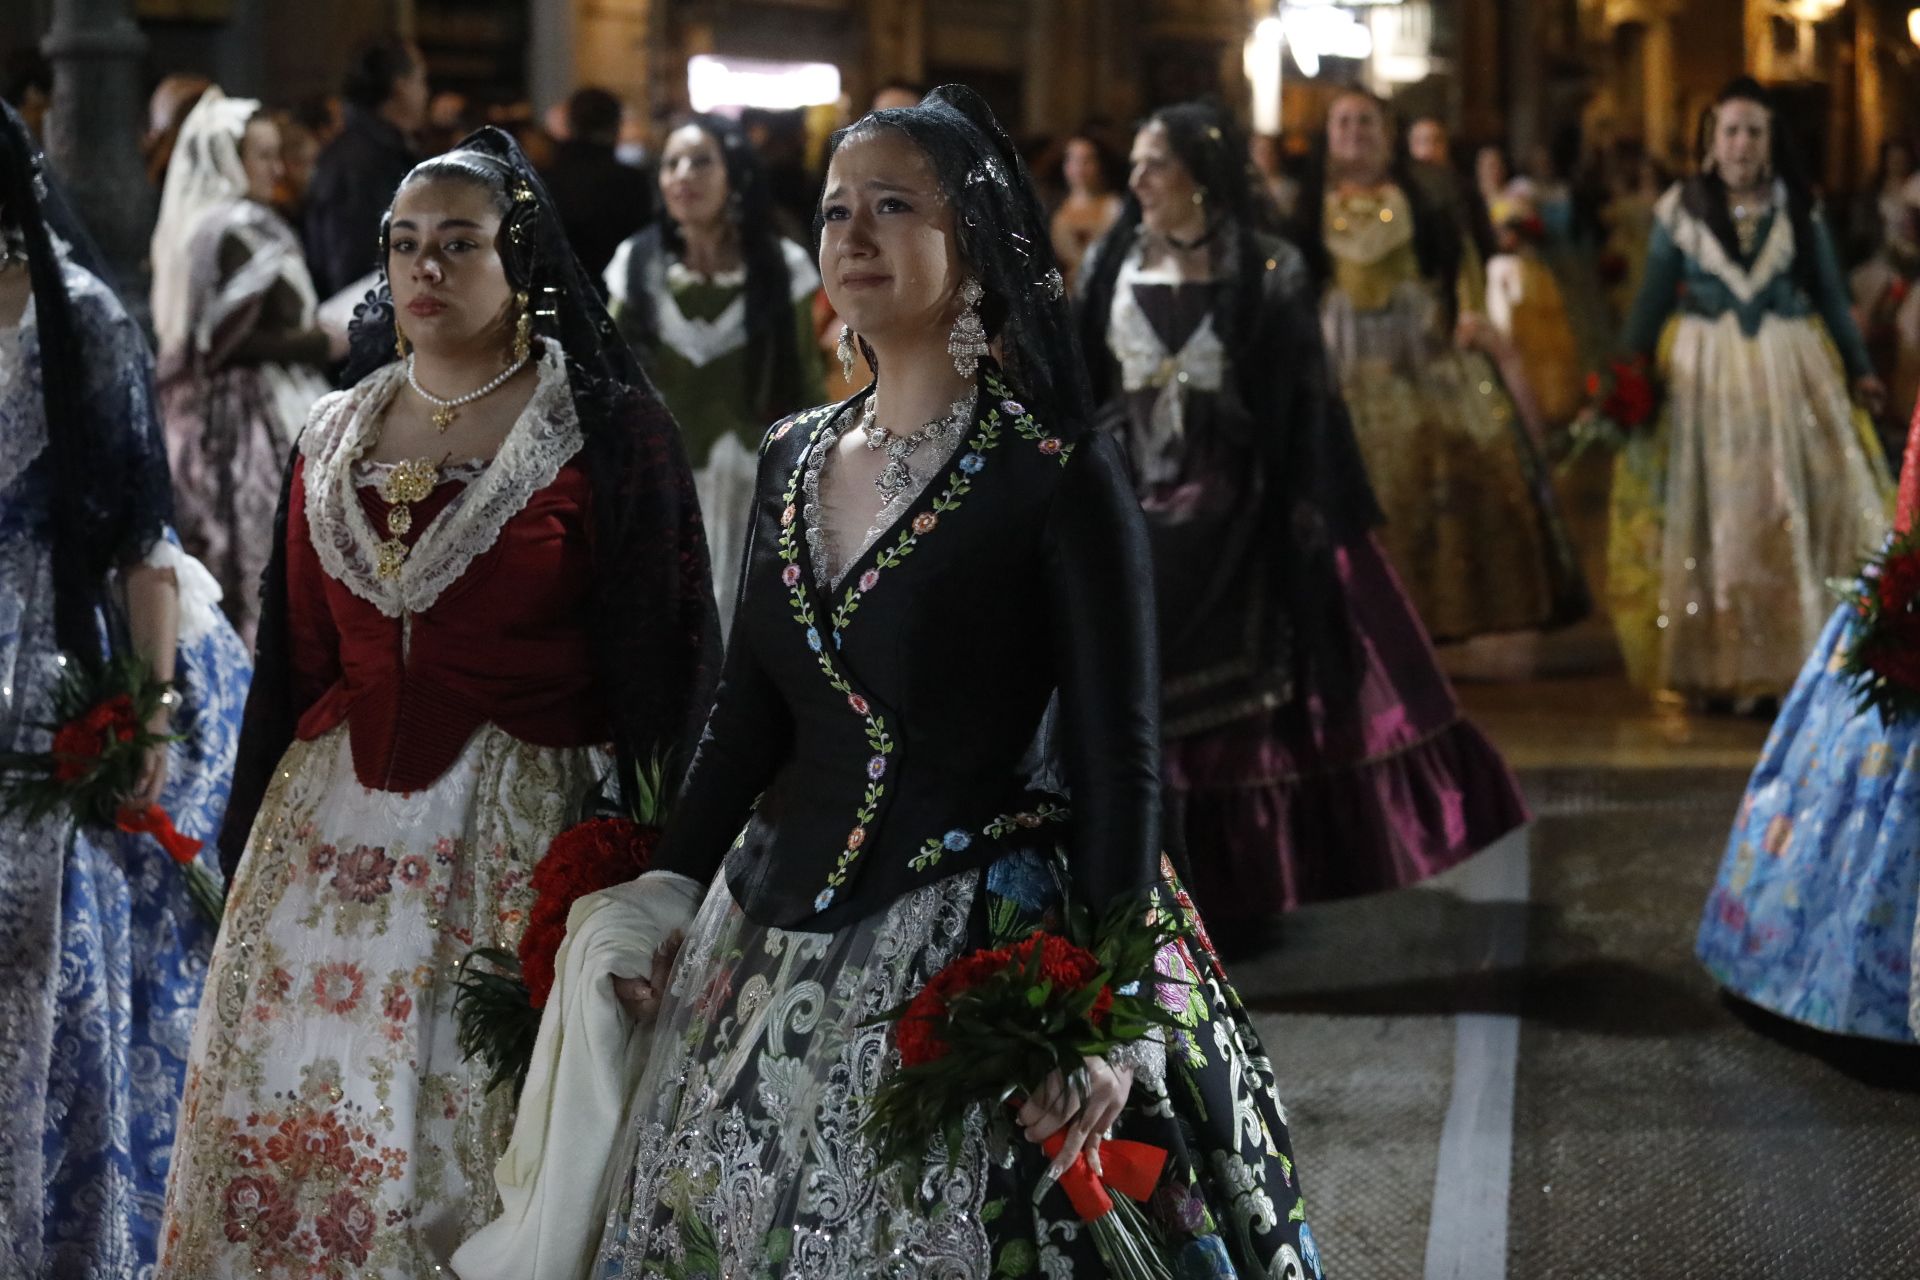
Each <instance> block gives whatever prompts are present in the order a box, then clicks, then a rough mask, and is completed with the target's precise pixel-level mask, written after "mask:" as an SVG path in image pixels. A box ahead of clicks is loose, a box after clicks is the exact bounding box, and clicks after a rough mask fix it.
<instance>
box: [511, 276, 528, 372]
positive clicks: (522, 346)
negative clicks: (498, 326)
mask: <svg viewBox="0 0 1920 1280" xmlns="http://www.w3.org/2000/svg"><path fill="white" fill-rule="evenodd" d="M513 301H514V305H516V306H517V307H519V308H520V318H519V319H518V320H516V321H514V323H513V363H514V364H520V363H521V362H523V361H524V360H526V358H527V357H528V356H529V355H530V354H532V352H533V313H532V312H531V311H529V310H528V309H527V295H526V294H525V293H524V292H521V293H516V294H514V295H513Z"/></svg>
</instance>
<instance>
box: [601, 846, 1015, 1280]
mask: <svg viewBox="0 0 1920 1280" xmlns="http://www.w3.org/2000/svg"><path fill="white" fill-rule="evenodd" d="M978 886H979V877H978V876H977V875H958V876H952V877H949V878H947V879H946V880H943V881H941V882H939V883H937V884H932V885H928V886H926V887H925V888H922V889H920V890H917V891H916V892H914V893H912V894H909V895H907V896H906V897H904V898H901V899H900V900H898V901H897V902H895V903H894V905H893V906H892V907H890V908H889V909H888V910H887V911H886V912H885V913H884V914H883V915H881V916H879V917H875V918H872V919H869V920H866V921H862V922H859V923H856V924H853V925H850V926H848V927H847V928H845V929H843V930H841V931H840V932H838V933H832V934H821V933H800V932H793V931H787V930H781V929H772V928H760V927H758V926H755V925H753V924H752V922H751V921H749V920H747V919H746V917H745V916H744V914H743V913H742V912H741V911H740V908H739V907H738V905H737V904H736V903H735V902H734V901H733V898H732V896H731V894H730V893H729V892H728V891H727V888H726V882H725V880H724V879H721V880H718V881H716V882H715V885H714V888H713V890H712V891H711V892H710V893H709V895H708V898H707V902H706V904H705V906H704V907H703V908H702V909H701V912H700V915H699V917H698V918H697V919H696V920H695V922H694V925H693V927H692V929H691V930H690V939H689V942H688V944H687V950H686V952H685V953H684V955H683V956H682V959H681V961H680V963H679V964H678V965H677V966H676V967H675V970H674V979H673V985H672V988H671V990H670V992H669V997H668V1008H667V1009H665V1010H663V1011H662V1014H661V1024H660V1027H659V1028H658V1030H657V1031H656V1035H655V1040H654V1044H655V1050H654V1058H653V1061H652V1062H651V1063H650V1064H649V1065H648V1068H647V1072H646V1078H645V1080H643V1081H642V1083H641V1086H640V1089H639V1091H638V1093H637V1095H636V1096H637V1097H638V1098H640V1099H643V1100H644V1101H642V1102H641V1103H639V1104H638V1108H637V1115H636V1118H635V1121H634V1124H633V1127H632V1129H631V1130H630V1133H629V1141H630V1143H631V1144H632V1149H633V1151H634V1156H633V1159H632V1161H631V1168H632V1175H631V1179H630V1181H627V1182H626V1187H627V1194H626V1196H625V1197H624V1203H623V1204H622V1205H620V1206H617V1207H616V1208H615V1210H614V1212H613V1215H612V1218H611V1220H610V1222H609V1233H608V1236H607V1238H606V1239H605V1240H604V1241H603V1243H602V1246H601V1251H600V1257H599V1259H598V1260H597V1261H596V1264H595V1266H594V1268H593V1271H592V1274H594V1275H595V1276H599V1277H602V1280H614V1278H616V1277H626V1278H627V1280H642V1278H643V1277H647V1278H651V1277H653V1276H656V1275H662V1274H666V1273H667V1272H668V1271H669V1270H673V1269H677V1268H678V1267H680V1266H683V1265H684V1264H685V1263H686V1262H687V1261H688V1250H687V1245H686V1239H685V1236H684V1234H683V1232H684V1231H685V1229H687V1228H689V1227H691V1228H694V1229H696V1230H697V1231H698V1232H700V1233H701V1234H702V1235H703V1236H704V1238H705V1240H706V1241H707V1242H708V1243H710V1245H711V1248H712V1256H711V1257H710V1258H708V1259H707V1260H706V1261H705V1263H704V1264H703V1265H702V1266H701V1267H700V1268H699V1270H700V1272H701V1274H707V1273H709V1272H711V1274H716V1275H723V1276H733V1275H740V1276H749V1275H751V1276H773V1275H777V1276H780V1277H783V1278H785V1280H815V1278H818V1280H828V1278H829V1277H830V1278H832V1280H841V1278H843V1277H878V1276H888V1277H892V1276H901V1277H905V1276H914V1277H939V1278H941V1280H985V1278H986V1277H987V1276H988V1275H989V1273H990V1272H991V1270H992V1265H993V1263H992V1255H991V1246H990V1242H989V1240H988V1237H987V1231H986V1226H985V1224H984V1223H983V1222H982V1221H981V1219H980V1209H981V1206H982V1204H983V1202H984V1200H985V1197H986V1192H987V1185H988V1182H987V1179H988V1151H987V1140H986V1133H985V1129H986V1124H985V1117H984V1114H983V1113H982V1111H981V1110H980V1109H979V1108H976V1109H975V1110H974V1112H973V1114H972V1116H970V1117H969V1119H968V1122H967V1125H966V1131H965V1137H964V1138H963V1139H962V1149H961V1151H960V1152H959V1158H958V1159H957V1160H956V1161H954V1162H953V1164H952V1165H951V1166H949V1165H948V1164H947V1162H946V1157H945V1153H944V1152H942V1151H935V1152H933V1153H931V1154H930V1155H929V1157H928V1159H927V1161H926V1163H925V1164H924V1165H923V1166H922V1168H921V1172H920V1174H919V1176H918V1177H917V1178H916V1179H913V1180H912V1181H909V1180H907V1179H905V1178H903V1177H898V1176H894V1175H892V1174H891V1173H889V1172H886V1171H882V1170H880V1169H878V1168H877V1166H876V1163H875V1157H874V1154H873V1152H872V1150H871V1148H870V1147H869V1146H868V1145H867V1143H866V1141H865V1139H864V1138H863V1137H862V1136H861V1132H860V1130H861V1127H862V1126H863V1125H864V1123H865V1121H866V1118H867V1114H868V1112H867V1099H869V1098H870V1097H871V1096H872V1095H873V1093H874V1091H875V1090H876V1088H877V1087H878V1085H879V1083H880V1081H881V1080H882V1079H884V1078H885V1077H886V1075H887V1074H888V1073H889V1072H890V1071H892V1070H894V1069H895V1068H896V1067H897V1065H898V1062H899V1055H898V1054H897V1053H896V1052H895V1051H894V1050H893V1048H892V1046H891V1044H890V1042H889V1039H890V1033H889V1031H888V1029H887V1028H886V1027H885V1026H878V1027H875V1026H869V1025H865V1024H868V1023H870V1022H871V1021H872V1020H873V1019H874V1018H876V1017H877V1016H879V1015H880V1014H882V1013H884V1012H885V1011H886V1010H888V1009H890V1008H892V1007H894V1006H896V1005H897V1004H899V1003H900V1002H901V1001H902V1000H903V999H905V998H906V996H907V995H908V994H910V993H911V992H912V991H913V990H915V989H917V988H918V986H919V985H920V984H922V983H924V982H925V981H926V980H927V979H928V977H930V976H931V975H932V974H933V973H936V972H938V971H939V969H940V968H941V967H943V966H944V965H946V964H947V963H948V962H949V961H951V960H952V959H953V958H954V957H955V956H956V955H958V954H959V953H960V951H961V949H962V948H963V947H964V946H965V945H966V940H967V921H968V916H969V914H970V911H971V908H972V905H973V899H974V895H975V893H976V892H977V891H978ZM617 1167H625V1166H617ZM776 1231H784V1232H790V1233H791V1234H790V1237H788V1238H789V1241H790V1249H789V1251H788V1253H787V1257H786V1260H785V1261H784V1263H782V1264H780V1265H779V1266H777V1267H776V1266H771V1265H769V1258H768V1255H767V1247H766V1246H767V1241H768V1237H769V1235H770V1233H773V1232H776Z"/></svg>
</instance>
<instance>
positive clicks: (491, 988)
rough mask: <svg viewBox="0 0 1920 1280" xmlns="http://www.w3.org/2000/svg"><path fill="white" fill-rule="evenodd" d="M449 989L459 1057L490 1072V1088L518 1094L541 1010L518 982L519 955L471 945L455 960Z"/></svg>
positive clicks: (498, 949)
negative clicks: (508, 1086)
mask: <svg viewBox="0 0 1920 1280" xmlns="http://www.w3.org/2000/svg"><path fill="white" fill-rule="evenodd" d="M481 966H486V967H481ZM454 987H455V992H454V997H453V1017H454V1024H455V1027H456V1041H457V1043H458V1044H459V1046H460V1052H461V1054H462V1056H464V1057H467V1058H471V1059H475V1060H478V1061H479V1062H480V1063H481V1064H482V1065H484V1066H485V1067H486V1068H487V1069H488V1070H489V1072H490V1073H491V1074H490V1076H489V1078H488V1080H487V1088H488V1089H489V1090H492V1089H497V1088H499V1087H500V1086H501V1085H503V1084H511V1085H512V1086H513V1091H514V1093H515V1094H516V1095H518V1094H519V1092H520V1090H521V1088H522V1087H523V1086H524V1085H525V1084H526V1082H527V1070H528V1068H529V1067H531V1066H532V1064H533V1046H534V1042H535V1040H536V1039H538V1037H539V1035H540V1011H539V1010H538V1009H536V1008H534V1007H533V1005H532V1003H531V1002H530V1001H529V1000H528V998H527V987H526V984H525V983H524V982H522V981H521V980H520V957H519V956H517V955H515V954H514V953H513V952H511V951H507V950H504V949H502V948H499V947H476V948H475V949H474V950H472V951H470V952H468V953H467V957H466V959H464V960H462V961H461V962H460V976H459V977H458V978H456V979H455V980H454Z"/></svg>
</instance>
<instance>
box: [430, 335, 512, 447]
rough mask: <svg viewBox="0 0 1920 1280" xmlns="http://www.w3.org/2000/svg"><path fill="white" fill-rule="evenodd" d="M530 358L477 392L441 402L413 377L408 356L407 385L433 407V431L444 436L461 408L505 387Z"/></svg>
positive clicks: (497, 376)
mask: <svg viewBox="0 0 1920 1280" xmlns="http://www.w3.org/2000/svg"><path fill="white" fill-rule="evenodd" d="M532 358H533V353H532V352H528V353H527V354H526V355H523V356H521V357H520V358H519V359H518V360H515V361H514V362H513V363H512V364H510V365H508V366H507V367H506V368H504V369H502V370H501V371H500V372H499V373H498V374H496V375H495V376H494V379H493V381H491V382H489V383H488V384H487V385H486V386H484V387H481V388H480V389H479V390H478V391H469V392H467V394H465V395H463V396H455V397H454V398H453V399H451V400H443V399H441V398H440V397H439V396H437V395H435V394H433V392H431V391H429V390H427V389H426V388H425V387H423V386H421V385H420V379H418V378H416V377H414V376H413V360H414V357H412V356H408V357H407V385H408V386H410V387H412V388H413V391H414V394H415V395H417V396H419V397H420V398H421V399H422V400H425V401H426V402H427V403H428V404H430V405H432V406H433V426H434V430H436V431H438V432H440V433H441V434H442V435H445V434H446V431H447V428H448V427H450V426H452V425H453V420H454V419H455V418H456V417H458V416H459V414H460V409H461V406H463V405H469V404H472V403H473V402H474V401H475V400H479V399H481V398H482V397H485V396H490V395H492V394H493V393H494V392H496V391H498V390H499V389H500V388H501V387H503V386H505V385H506V382H507V379H508V378H511V377H512V376H513V375H514V374H516V373H518V372H520V370H522V369H524V368H526V365H527V361H529V360H531V359H532Z"/></svg>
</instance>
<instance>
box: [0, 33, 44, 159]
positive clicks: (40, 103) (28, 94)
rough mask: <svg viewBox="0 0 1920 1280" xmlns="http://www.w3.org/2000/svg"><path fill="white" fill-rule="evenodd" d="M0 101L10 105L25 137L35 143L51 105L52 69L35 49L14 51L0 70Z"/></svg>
mask: <svg viewBox="0 0 1920 1280" xmlns="http://www.w3.org/2000/svg"><path fill="white" fill-rule="evenodd" d="M0 98H5V99H6V100H7V101H8V102H10V103H12V104H13V108H14V110H15V111H16V112H18V113H19V116H20V121H21V123H22V124H24V125H25V126H26V129H27V133H28V134H29V135H30V136H31V137H32V138H33V140H34V141H35V142H36V143H38V142H39V141H40V140H41V138H42V136H43V135H44V134H45V132H46V123H47V108H48V107H50V106H52V105H53V68H52V67H51V66H50V65H49V64H48V63H47V60H46V58H45V56H43V55H42V54H41V52H40V51H39V50H38V49H34V48H24V49H15V50H13V52H11V53H9V54H8V55H7V60H6V63H5V65H4V67H0Z"/></svg>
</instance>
